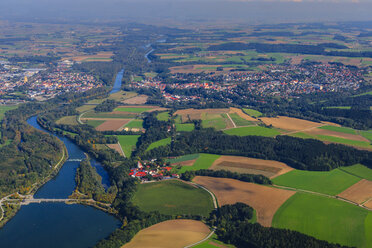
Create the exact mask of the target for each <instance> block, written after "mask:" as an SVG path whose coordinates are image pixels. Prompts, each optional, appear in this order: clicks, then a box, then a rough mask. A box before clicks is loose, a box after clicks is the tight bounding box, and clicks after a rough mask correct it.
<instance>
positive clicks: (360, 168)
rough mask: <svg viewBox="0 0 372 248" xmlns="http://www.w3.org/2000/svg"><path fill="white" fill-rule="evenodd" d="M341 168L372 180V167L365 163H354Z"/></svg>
mask: <svg viewBox="0 0 372 248" xmlns="http://www.w3.org/2000/svg"><path fill="white" fill-rule="evenodd" d="M340 170H343V171H346V172H348V173H350V174H352V175H355V176H357V177H360V178H364V179H367V180H371V181H372V169H370V168H368V167H366V166H364V165H361V164H355V165H352V166H345V167H341V168H340Z"/></svg>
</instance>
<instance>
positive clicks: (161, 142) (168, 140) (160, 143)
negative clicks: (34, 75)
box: [146, 137, 172, 152]
mask: <svg viewBox="0 0 372 248" xmlns="http://www.w3.org/2000/svg"><path fill="white" fill-rule="evenodd" d="M171 141H172V140H171V137H169V138H165V139H162V140H158V141H155V142H153V143H152V144H150V145H149V147H148V148H147V149H146V152H147V151H150V150H152V149H154V148H157V147H159V146H165V145H168V144H170V143H171Z"/></svg>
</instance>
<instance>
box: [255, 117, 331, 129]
mask: <svg viewBox="0 0 372 248" xmlns="http://www.w3.org/2000/svg"><path fill="white" fill-rule="evenodd" d="M260 119H261V121H263V122H264V123H265V124H266V125H273V126H274V127H276V128H279V129H284V130H289V131H301V130H304V129H309V128H314V127H320V126H323V125H324V124H322V123H317V122H312V121H307V120H302V119H298V118H292V117H287V116H278V117H263V118H260Z"/></svg>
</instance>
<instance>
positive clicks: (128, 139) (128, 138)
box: [117, 135, 140, 157]
mask: <svg viewBox="0 0 372 248" xmlns="http://www.w3.org/2000/svg"><path fill="white" fill-rule="evenodd" d="M117 137H118V140H119V144H120V145H121V148H122V149H123V151H124V154H125V156H126V157H130V156H131V155H132V151H133V150H134V148H135V147H136V144H137V141H138V138H139V137H140V135H117Z"/></svg>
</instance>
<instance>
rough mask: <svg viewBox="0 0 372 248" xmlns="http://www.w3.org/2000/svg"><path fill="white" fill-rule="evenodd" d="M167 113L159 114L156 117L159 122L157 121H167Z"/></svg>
mask: <svg viewBox="0 0 372 248" xmlns="http://www.w3.org/2000/svg"><path fill="white" fill-rule="evenodd" d="M169 117H170V116H169V112H161V113H159V114H157V115H156V118H157V119H158V120H159V121H168V120H169Z"/></svg>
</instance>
